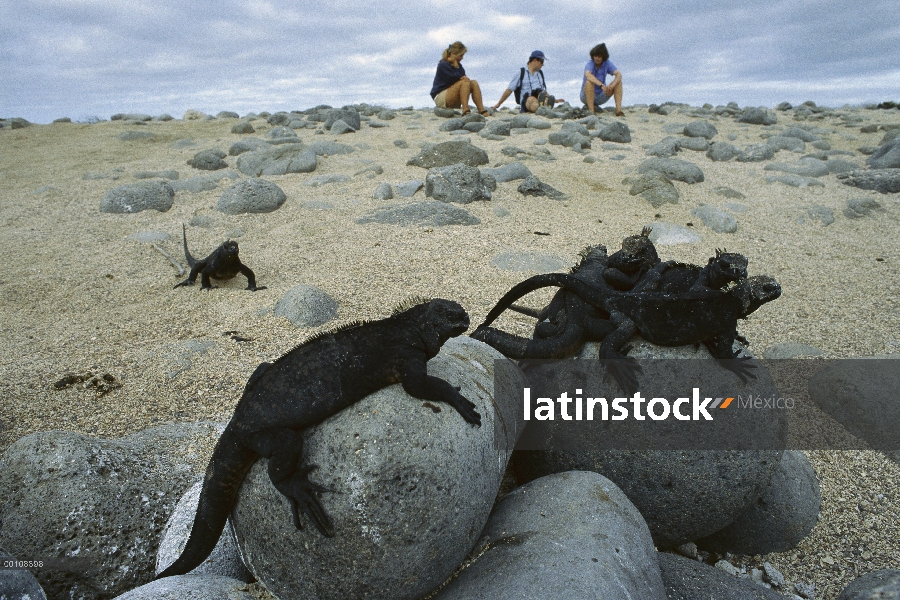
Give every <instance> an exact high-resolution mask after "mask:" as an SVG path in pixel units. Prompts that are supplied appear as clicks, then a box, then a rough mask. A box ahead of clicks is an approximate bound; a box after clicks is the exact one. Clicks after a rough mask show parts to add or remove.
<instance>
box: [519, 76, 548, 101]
mask: <svg viewBox="0 0 900 600" xmlns="http://www.w3.org/2000/svg"><path fill="white" fill-rule="evenodd" d="M538 74H539V75H540V76H541V89H543V90H546V89H547V82H545V81H544V70H543V69H539V70H538ZM523 79H525V67H522V70H521V71H519V85H517V86H516V89H514V90H513V94H515V96H516V104H522V80H523Z"/></svg>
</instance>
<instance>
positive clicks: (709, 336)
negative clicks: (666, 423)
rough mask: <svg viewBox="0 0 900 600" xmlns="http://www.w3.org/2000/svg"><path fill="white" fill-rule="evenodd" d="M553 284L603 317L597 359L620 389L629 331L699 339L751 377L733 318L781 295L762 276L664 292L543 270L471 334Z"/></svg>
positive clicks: (629, 368) (657, 340)
mask: <svg viewBox="0 0 900 600" xmlns="http://www.w3.org/2000/svg"><path fill="white" fill-rule="evenodd" d="M553 285H555V286H559V287H562V288H564V289H566V290H570V291H572V292H574V293H575V294H577V295H578V296H579V297H580V298H582V299H583V300H584V301H585V302H586V303H587V304H589V305H590V306H593V307H596V308H598V309H600V311H602V313H604V314H606V315H608V325H607V330H606V331H605V332H601V333H603V336H602V339H603V341H602V343H601V344H600V351H599V358H600V359H601V360H602V361H604V364H605V365H606V366H607V369H608V370H609V372H610V374H612V375H613V377H615V379H616V381H617V382H618V383H619V385H620V386H621V387H622V388H623V389H624V390H625V391H626V392H632V391H634V390H635V389H636V387H637V373H639V372H640V367H639V366H638V365H637V364H636V363H635V361H634V360H633V359H630V358H628V357H627V353H628V350H629V349H630V347H626V346H625V344H626V343H627V342H628V340H629V338H631V336H632V335H634V334H635V333H638V334H640V335H641V337H643V338H644V339H646V340H647V341H649V342H652V343H654V344H658V345H661V346H681V345H685V344H695V343H700V342H702V343H703V344H704V345H705V346H706V347H707V348H708V349H709V351H710V353H711V354H712V355H713V357H715V358H716V359H718V360H719V361H720V363H721V364H722V366H724V367H725V368H727V369H729V370H730V371H733V372H734V373H735V374H737V375H738V376H739V377H740V378H741V379H742V380H744V381H746V378H747V377H754V375H753V374H752V372H751V371H750V369H753V368H754V366H753V365H749V364H746V363H744V361H743V360H740V357H739V353H738V352H735V351H734V349H733V345H734V341H735V339H737V338H738V335H737V321H738V319H744V318H746V317H747V316H748V315H749V314H750V313H752V312H754V311H755V310H756V309H757V308H759V307H760V306H762V305H763V304H765V303H766V302H770V301H772V300H774V299H776V298H778V297H779V296H780V295H781V286H779V285H778V282H777V281H775V280H774V279H773V278H771V277H768V276H764V275H762V276H756V277H750V278H745V279H740V280H739V281H737V282H734V283H732V284H730V285H729V286H728V287H726V288H725V289H724V290H719V289H713V288H710V287H708V286H697V287H696V288H693V286H692V288H691V289H689V290H688V291H686V292H673V293H669V292H665V291H662V292H660V291H631V292H620V291H617V290H614V289H612V288H610V287H609V286H597V285H592V284H589V283H585V282H584V281H581V280H580V279H579V278H577V277H575V276H573V275H569V274H562V273H548V274H545V275H537V276H535V277H531V278H530V279H526V280H525V281H523V282H522V283H520V284H518V285H516V286H514V287H513V288H512V289H511V290H510V291H509V292H507V293H506V294H505V295H504V296H503V298H501V299H500V301H499V302H498V303H497V305H496V306H495V307H494V308H493V309H491V311H490V312H489V313H488V315H487V317H486V318H485V320H484V322H483V323H482V324H481V325H479V326H478V328H477V329H476V330H475V332H473V333H472V337H474V338H476V339H482V340H484V339H485V338H488V336H489V334H491V335H493V332H491V328H489V327H488V326H489V325H490V324H491V323H492V322H493V321H494V320H495V319H496V318H497V317H498V316H499V315H500V314H501V313H502V312H503V311H504V310H506V308H508V307H509V306H510V305H511V304H512V303H513V302H515V301H516V300H518V299H519V298H521V297H522V296H524V295H525V294H527V293H529V292H532V291H534V290H536V289H539V288H542V287H547V286H553ZM494 331H496V330H494ZM507 335H508V334H507ZM501 352H502V350H501ZM735 359H737V360H735Z"/></svg>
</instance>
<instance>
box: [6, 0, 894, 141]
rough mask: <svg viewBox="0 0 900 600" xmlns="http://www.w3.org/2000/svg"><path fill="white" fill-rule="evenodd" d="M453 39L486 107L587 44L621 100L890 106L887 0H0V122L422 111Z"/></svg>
mask: <svg viewBox="0 0 900 600" xmlns="http://www.w3.org/2000/svg"><path fill="white" fill-rule="evenodd" d="M456 40H461V41H462V42H463V43H464V44H466V46H468V48H469V52H468V54H467V55H466V57H465V59H464V60H463V65H464V66H465V67H466V72H467V74H468V75H469V76H470V77H471V78H472V79H477V80H478V81H479V82H480V83H481V86H482V89H483V90H484V92H485V96H486V98H485V100H486V102H487V103H488V104H494V103H495V102H496V101H497V100H499V98H500V95H501V94H502V92H503V90H504V89H505V87H506V84H507V83H508V82H509V80H510V79H511V78H512V77H513V75H514V74H515V73H517V72H518V69H519V67H520V66H523V65H524V64H525V61H526V59H527V57H528V54H529V53H530V52H531V51H532V50H535V49H540V50H543V51H544V52H545V53H546V55H547V57H548V61H547V63H546V64H545V65H544V73H545V75H546V80H547V84H548V87H549V88H550V92H551V93H553V94H555V95H556V96H557V97H563V98H565V99H567V100H570V101H571V102H572V104H575V103H576V102H578V98H577V95H578V89H579V86H580V83H581V75H582V73H583V67H584V64H585V62H586V61H587V60H588V51H589V50H590V48H591V47H592V46H594V45H595V44H597V43H599V42H606V44H607V46H608V47H609V50H610V54H611V60H612V61H613V63H614V64H615V65H616V66H618V67H619V70H620V71H621V72H622V74H623V78H624V86H625V87H624V89H625V104H626V105H630V104H637V103H653V102H655V103H661V102H664V101H673V102H687V103H690V104H694V105H702V104H703V103H706V102H709V103H711V104H714V105H715V104H725V103H727V102H729V101H732V100H733V101H736V102H737V103H738V104H740V105H741V106H749V105H752V106H759V105H764V106H775V105H776V104H778V103H779V102H781V101H784V100H787V101H788V102H791V103H800V102H803V101H805V100H813V101H815V102H816V103H817V104H821V105H826V106H835V107H836V106H841V105H843V104H863V103H868V102H881V101H885V100H894V101H900V60H898V56H900V2H898V1H897V0H859V1H856V2H849V1H847V0H841V1H837V0H770V1H757V0H735V1H733V2H732V1H716V0H685V1H681V2H676V1H674V0H617V1H615V2H613V1H606V0H604V1H594V2H592V1H590V0H579V1H574V0H573V1H568V0H563V1H557V0H544V1H542V2H536V1H535V2H531V1H529V2H515V1H507V2H485V1H484V0H441V1H440V2H438V1H434V0H392V1H391V2H377V3H375V4H369V3H366V2H359V1H354V2H350V1H347V0H330V1H328V2H322V3H313V2H306V1H302V0H301V1H297V0H217V1H215V2H212V1H209V0H191V1H190V2H188V1H179V0H158V1H157V2H148V1H147V0H141V1H137V0H0V117H24V118H26V119H28V120H29V121H32V122H36V123H48V122H50V121H52V120H53V119H55V118H57V117H63V116H67V117H71V118H72V119H73V120H83V119H86V118H90V117H93V116H97V117H100V118H103V119H108V118H109V117H110V115H112V114H114V113H119V112H141V113H147V114H151V115H159V114H162V113H169V114H171V115H172V116H174V117H176V118H181V116H182V115H183V114H184V112H185V111H186V110H188V109H196V110H201V111H203V112H206V113H210V114H215V113H217V112H219V111H222V110H229V111H234V112H238V113H240V114H242V115H243V114H245V113H247V112H251V111H253V112H261V111H264V110H268V111H270V112H274V111H277V110H302V109H305V108H309V107H311V106H315V105H317V104H330V105H332V106H341V105H344V104H351V103H356V102H368V103H370V104H381V105H385V106H389V107H393V108H399V107H403V106H415V107H417V108H419V107H424V106H433V104H432V102H431V99H430V97H429V96H428V92H429V90H430V89H431V83H432V79H433V77H434V70H435V66H436V64H437V62H438V60H439V59H440V54H441V51H442V50H443V49H444V48H446V47H447V45H448V44H450V43H451V42H453V41H456ZM511 105H512V99H510V100H508V101H507V106H511ZM579 105H580V103H579Z"/></svg>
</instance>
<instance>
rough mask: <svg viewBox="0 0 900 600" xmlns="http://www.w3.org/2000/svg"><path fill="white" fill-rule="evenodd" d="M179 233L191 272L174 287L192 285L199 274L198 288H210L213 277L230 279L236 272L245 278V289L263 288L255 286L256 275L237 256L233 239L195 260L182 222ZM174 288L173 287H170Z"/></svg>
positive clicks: (252, 290)
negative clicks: (189, 248) (201, 258)
mask: <svg viewBox="0 0 900 600" xmlns="http://www.w3.org/2000/svg"><path fill="white" fill-rule="evenodd" d="M181 235H182V237H183V239H184V258H185V260H187V263H188V266H190V267H191V272H190V274H189V275H188V278H187V279H185V280H184V281H182V282H181V283H178V284H176V285H175V287H176V288H178V287H181V286H183V285H194V283H195V282H196V281H197V274H198V273H199V274H200V276H201V277H200V284H201V285H200V289H202V290H211V289H212V283H211V282H210V280H209V279H210V277H212V278H213V279H231V278H232V277H234V276H235V275H237V274H238V273H242V274H243V275H244V277H246V278H247V289H248V290H250V291H251V292H255V291H257V290H264V289H266V286H264V285H261V286H259V287H257V286H256V275H254V274H253V271H251V270H250V267H248V266H247V265H245V264H244V263H242V262H241V259H240V258H239V257H238V243H237V242H235V241H234V240H227V241H225V242H224V243H223V244H222V245H221V246H219V247H218V248H216V249H215V250H213V251H212V254H210V255H209V256H207V257H206V258H204V259H203V260H197V259H196V258H194V257H193V256H191V253H190V252H189V251H188V245H187V228H186V227H185V226H184V224H183V223H182V225H181ZM172 289H175V288H172Z"/></svg>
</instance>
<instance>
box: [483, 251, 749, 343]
mask: <svg viewBox="0 0 900 600" xmlns="http://www.w3.org/2000/svg"><path fill="white" fill-rule="evenodd" d="M635 237H637V236H635ZM605 257H606V253H605V248H603V246H593V247H588V248H586V249H585V250H584V251H582V262H581V263H579V264H578V265H576V266H575V267H574V268H573V269H572V271H571V274H572V275H573V276H574V277H576V278H578V279H580V280H582V281H584V282H586V283H589V284H591V283H593V284H595V285H597V286H598V287H601V288H602V287H603V281H600V280H599V279H598V277H597V275H598V274H599V273H602V272H603V269H604V267H603V265H604V259H605ZM746 277H747V259H746V257H744V256H743V255H741V254H736V253H729V252H725V251H722V250H719V249H716V255H715V256H714V257H712V258H710V259H709V261H708V262H707V265H706V266H705V267H703V268H701V267H699V266H696V265H691V264H685V263H678V262H675V261H668V262H664V263H659V264H658V265H656V266H655V267H654V268H653V269H651V270H650V271H649V272H647V273H646V274H645V275H644V277H643V279H641V280H640V281H639V282H638V284H637V285H636V286H634V288H632V292H639V291H640V292H649V291H654V292H664V293H669V294H672V293H683V292H687V291H690V290H699V289H721V288H723V287H724V286H725V285H727V284H728V283H730V282H734V281H738V280H740V279H744V278H746ZM563 295H565V296H563ZM561 297H563V298H564V305H559V304H558V305H557V310H556V311H554V310H552V307H553V306H554V302H556V301H557V299H558V298H561ZM510 308H511V309H512V308H513V307H512V306H510ZM548 309H550V310H548ZM536 316H538V318H541V317H544V318H547V317H548V316H549V319H550V320H549V321H547V322H542V323H539V324H538V325H537V326H536V327H535V330H534V335H533V337H532V339H531V340H528V339H525V338H522V337H519V336H516V335H513V334H510V333H507V332H505V331H502V330H499V329H496V328H494V327H479V328H478V329H477V330H476V331H475V332H473V333H472V337H474V338H475V339H478V340H480V341H482V342H485V343H486V344H489V345H490V346H493V347H494V348H496V349H497V350H499V351H500V352H501V353H503V354H504V355H506V356H508V357H509V358H513V359H536V358H537V359H553V358H557V359H558V358H568V357H571V356H574V355H576V354H578V352H580V351H581V349H582V347H583V346H584V344H585V343H586V342H589V341H594V342H600V341H603V339H604V338H605V337H606V336H607V335H608V334H609V333H611V332H613V331H614V330H615V329H616V328H617V327H616V325H615V324H614V323H613V322H612V321H610V319H609V313H607V312H606V311H604V310H601V309H600V308H598V307H596V306H591V305H590V304H589V303H587V302H586V301H585V300H583V299H582V298H581V297H580V296H578V295H577V294H575V293H574V292H572V291H568V290H565V289H563V290H560V291H559V292H557V294H556V296H554V299H553V302H551V304H550V306H548V308H547V309H545V310H544V311H542V312H541V313H540V314H538V315H536ZM736 339H738V340H739V341H741V342H742V343H746V342H747V340H746V339H745V338H743V337H742V336H737V338H736Z"/></svg>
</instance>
